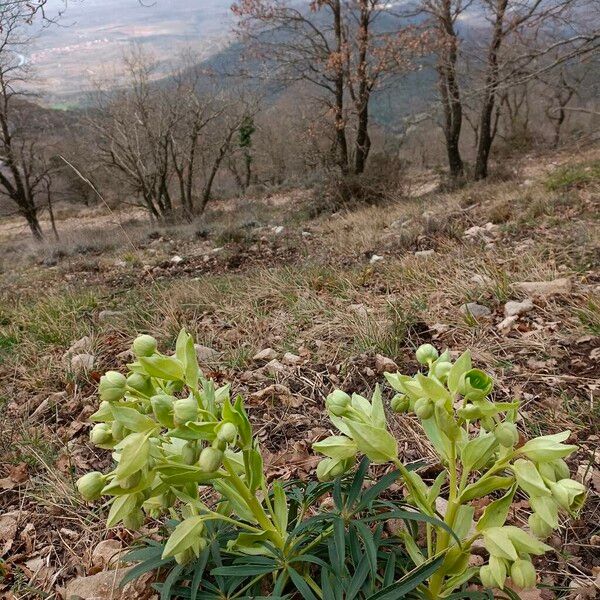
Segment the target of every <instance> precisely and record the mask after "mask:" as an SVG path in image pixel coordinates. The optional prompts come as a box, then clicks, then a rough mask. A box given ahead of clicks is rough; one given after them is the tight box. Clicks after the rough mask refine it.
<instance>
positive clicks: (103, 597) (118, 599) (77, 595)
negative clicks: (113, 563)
mask: <svg viewBox="0 0 600 600" xmlns="http://www.w3.org/2000/svg"><path fill="white" fill-rule="evenodd" d="M127 571H129V569H127V568H124V569H115V570H113V571H101V572H100V573H96V575H90V576H89V577H77V578H76V579H73V580H72V581H70V582H69V583H68V584H67V588H66V590H65V600H124V599H125V597H126V594H125V590H126V587H125V588H121V587H119V584H120V583H121V581H122V580H123V578H124V577H125V575H126V574H127Z"/></svg>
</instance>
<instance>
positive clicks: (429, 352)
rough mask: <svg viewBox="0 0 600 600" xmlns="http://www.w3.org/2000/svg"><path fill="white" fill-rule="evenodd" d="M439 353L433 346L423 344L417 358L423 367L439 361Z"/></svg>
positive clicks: (418, 349) (416, 353)
mask: <svg viewBox="0 0 600 600" xmlns="http://www.w3.org/2000/svg"><path fill="white" fill-rule="evenodd" d="M439 355H440V354H439V352H438V351H437V350H436V349H435V348H434V347H433V346H432V345H431V344H423V345H422V346H419V347H418V348H417V351H416V352H415V356H416V357H417V361H419V363H421V364H422V365H426V364H428V363H430V362H433V361H434V360H437V358H438V356H439Z"/></svg>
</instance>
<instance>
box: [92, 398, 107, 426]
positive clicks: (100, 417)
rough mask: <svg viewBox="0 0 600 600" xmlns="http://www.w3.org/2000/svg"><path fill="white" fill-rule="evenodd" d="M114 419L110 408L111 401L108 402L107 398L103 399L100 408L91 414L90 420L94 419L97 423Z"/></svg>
mask: <svg viewBox="0 0 600 600" xmlns="http://www.w3.org/2000/svg"><path fill="white" fill-rule="evenodd" d="M112 420H113V414H112V410H111V408H110V402H107V401H106V400H102V402H100V406H99V407H98V410H97V411H96V412H95V413H94V414H93V415H90V421H94V422H96V423H98V422H106V421H112Z"/></svg>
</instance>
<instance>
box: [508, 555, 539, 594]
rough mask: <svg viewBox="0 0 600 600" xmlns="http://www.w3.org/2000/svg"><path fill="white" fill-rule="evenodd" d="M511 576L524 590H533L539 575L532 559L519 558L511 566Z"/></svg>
mask: <svg viewBox="0 0 600 600" xmlns="http://www.w3.org/2000/svg"><path fill="white" fill-rule="evenodd" d="M510 577H511V579H512V580H513V583H514V584H515V585H516V586H517V587H518V588H520V589H522V590H531V589H533V588H534V587H535V584H536V582H537V576H536V573H535V567H534V566H533V565H532V564H531V561H529V560H525V559H523V558H519V559H518V560H515V562H514V563H513V564H512V566H511V567H510Z"/></svg>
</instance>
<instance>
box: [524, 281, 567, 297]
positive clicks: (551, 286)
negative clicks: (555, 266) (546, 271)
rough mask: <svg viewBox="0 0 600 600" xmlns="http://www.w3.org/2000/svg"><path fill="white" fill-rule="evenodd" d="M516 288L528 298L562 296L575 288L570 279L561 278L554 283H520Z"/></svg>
mask: <svg viewBox="0 0 600 600" xmlns="http://www.w3.org/2000/svg"><path fill="white" fill-rule="evenodd" d="M514 287H515V288H516V289H518V290H520V291H522V292H524V293H525V294H527V295H528V296H532V297H550V296H557V295H560V294H568V293H569V292H570V291H571V288H572V287H573V284H572V282H571V280H570V279H569V278H568V277H561V278H560V279H554V280H553V281H520V282H518V283H515V284H514Z"/></svg>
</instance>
